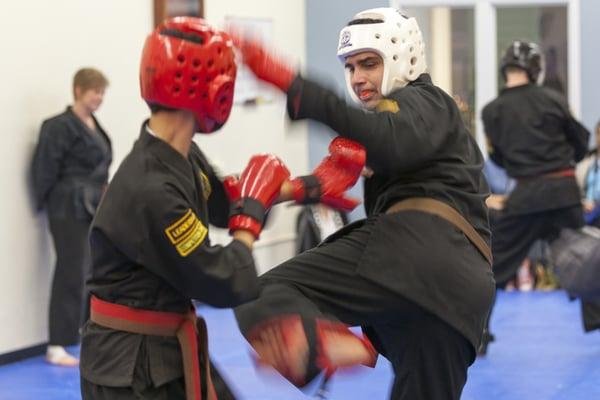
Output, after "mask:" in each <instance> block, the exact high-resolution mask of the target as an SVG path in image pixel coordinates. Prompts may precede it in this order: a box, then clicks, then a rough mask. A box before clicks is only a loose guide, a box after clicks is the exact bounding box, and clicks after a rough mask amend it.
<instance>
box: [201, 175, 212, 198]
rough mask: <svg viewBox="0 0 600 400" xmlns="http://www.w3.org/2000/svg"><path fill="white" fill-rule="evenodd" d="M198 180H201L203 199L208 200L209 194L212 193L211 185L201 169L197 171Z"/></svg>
mask: <svg viewBox="0 0 600 400" xmlns="http://www.w3.org/2000/svg"><path fill="white" fill-rule="evenodd" d="M199 174H200V181H201V182H202V195H203V196H204V200H208V198H209V197H210V194H211V193H212V187H211V186H210V180H209V179H208V176H206V174H205V173H204V172H202V171H200V172H199Z"/></svg>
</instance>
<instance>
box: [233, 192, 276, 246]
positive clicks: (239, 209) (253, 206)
mask: <svg viewBox="0 0 600 400" xmlns="http://www.w3.org/2000/svg"><path fill="white" fill-rule="evenodd" d="M266 211H267V210H266V209H265V207H264V206H263V204H262V203H261V202H260V201H258V200H256V199H253V198H250V197H246V198H243V199H240V200H238V201H236V202H234V203H232V205H231V211H230V214H229V224H228V225H229V233H230V234H231V233H233V232H234V231H236V230H239V229H243V230H245V231H248V232H250V233H252V235H254V237H255V238H256V239H258V238H259V236H260V232H261V231H262V227H263V224H264V221H265V214H266Z"/></svg>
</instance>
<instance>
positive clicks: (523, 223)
mask: <svg viewBox="0 0 600 400" xmlns="http://www.w3.org/2000/svg"><path fill="white" fill-rule="evenodd" d="M482 118H483V123H484V129H485V132H486V135H487V138H488V145H489V151H490V157H491V158H492V160H493V161H494V162H496V163H497V164H498V165H500V166H501V167H503V168H505V169H506V172H507V174H508V175H509V176H510V177H512V178H515V180H516V186H515V188H514V189H513V191H512V192H511V193H510V195H509V197H508V198H507V200H506V204H505V208H504V209H503V210H502V212H500V213H495V214H494V215H495V216H496V217H495V218H492V220H491V226H492V232H493V235H492V237H493V245H492V250H493V254H494V268H493V270H494V278H495V279H496V284H497V286H498V287H500V288H502V287H504V286H505V285H506V283H507V282H508V281H509V280H511V279H512V278H513V277H514V276H515V273H516V271H517V269H518V268H519V266H520V264H521V262H522V261H523V259H524V258H525V257H526V256H527V253H528V251H529V249H530V247H531V245H532V244H533V243H534V242H535V241H536V240H538V239H543V240H546V241H549V242H550V241H552V240H554V239H556V238H557V237H558V234H559V232H560V230H561V229H562V228H579V227H581V226H583V224H584V220H583V210H582V206H581V197H580V191H579V187H578V185H577V181H576V179H575V175H574V167H575V164H576V162H577V161H579V160H581V159H582V158H583V157H584V155H585V154H586V151H587V146H588V140H589V132H588V130H587V129H586V128H585V127H583V126H582V125H581V124H580V123H579V122H578V121H576V120H575V118H573V116H572V115H571V113H570V112H569V109H568V106H567V103H566V102H565V100H564V99H563V97H562V96H561V95H560V94H559V93H558V92H555V91H553V90H552V89H548V88H544V87H540V86H538V85H535V84H527V85H522V86H516V87H512V88H506V89H503V90H502V92H501V93H500V95H499V96H498V98H497V99H495V100H493V101H492V102H491V103H489V104H488V105H486V106H485V107H484V109H483V111H482ZM592 307H593V306H592ZM585 309H586V308H584V319H586V315H587V313H586V312H585ZM596 318H597V317H596ZM588 322H590V321H588ZM587 325H589V324H588V323H586V326H587ZM595 325H596V327H600V319H597V320H596V322H595Z"/></svg>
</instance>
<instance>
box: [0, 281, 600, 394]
mask: <svg viewBox="0 0 600 400" xmlns="http://www.w3.org/2000/svg"><path fill="white" fill-rule="evenodd" d="M200 312H201V313H202V314H203V315H204V316H205V318H206V320H207V322H208V326H209V331H210V347H211V352H212V357H213V359H214V361H215V363H216V364H217V365H218V366H219V368H220V369H221V371H222V373H223V374H224V375H225V377H226V379H228V381H229V382H230V384H231V385H232V387H233V389H234V390H235V392H236V394H237V395H238V397H239V399H240V400H296V399H308V398H311V395H312V392H311V391H310V390H308V391H306V392H302V391H300V390H298V389H296V388H294V387H292V386H291V385H290V384H288V383H287V382H286V381H284V380H283V379H282V378H280V377H279V376H278V375H276V374H275V373H272V372H269V371H264V370H263V371H257V370H256V369H255V368H254V366H253V363H252V361H251V359H250V357H249V355H248V354H249V352H248V348H247V345H246V343H245V341H244V340H243V338H242V337H241V336H240V334H239V333H238V331H237V328H236V326H235V322H234V319H233V315H232V313H231V311H230V310H216V309H212V308H208V307H203V308H201V309H200ZM579 313H580V311H579V303H578V302H577V301H575V302H569V301H568V299H567V297H566V295H565V294H564V293H563V292H547V293H544V292H532V293H517V292H512V293H502V292H501V293H499V295H498V300H497V307H496V310H495V313H494V315H493V318H492V329H493V331H494V333H495V334H496V338H497V341H496V342H495V343H493V344H492V345H491V346H490V349H489V353H488V356H487V357H485V358H482V359H478V360H477V361H476V362H475V364H474V365H473V366H472V367H471V368H470V369H469V380H468V382H467V385H466V386H465V389H464V392H463V396H462V399H463V400H523V399H531V400H588V399H590V400H592V399H600V333H599V332H592V333H590V334H584V333H583V330H582V328H581V319H580V314H579ZM72 350H73V351H74V352H77V349H72ZM390 380H391V371H390V366H389V363H388V362H387V361H386V360H385V359H383V358H381V357H380V359H379V361H378V363H377V366H376V368H374V369H369V368H359V369H358V370H356V371H353V372H346V373H340V374H337V375H336V376H334V378H333V379H332V381H331V386H330V388H331V392H330V397H329V398H330V399H331V400H349V399H361V400H362V399H369V400H379V399H387V396H388V392H389V387H390ZM431 384H432V385H435V382H432V383H431ZM314 386H315V385H313V387H312V388H310V389H312V391H313V392H314ZM0 399H1V400H32V399H45V400H59V399H60V400H70V399H73V400H74V399H80V394H79V373H78V370H77V369H69V368H60V367H53V366H49V365H48V364H46V363H45V362H44V360H43V357H41V356H40V357H34V358H31V359H28V360H24V361H21V362H17V363H13V364H10V365H5V366H1V367H0Z"/></svg>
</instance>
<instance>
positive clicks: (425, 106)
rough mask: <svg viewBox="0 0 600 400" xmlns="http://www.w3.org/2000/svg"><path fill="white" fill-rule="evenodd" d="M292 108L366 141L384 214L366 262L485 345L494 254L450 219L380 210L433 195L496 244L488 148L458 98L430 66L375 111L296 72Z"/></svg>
mask: <svg viewBox="0 0 600 400" xmlns="http://www.w3.org/2000/svg"><path fill="white" fill-rule="evenodd" d="M288 113H289V115H290V117H291V118H292V119H303V118H311V119H314V120H317V121H320V122H322V123H324V124H326V125H328V126H329V127H331V128H332V129H333V130H335V131H336V132H337V133H338V134H339V135H341V136H344V137H347V138H349V139H353V140H355V141H357V142H360V143H361V144H363V145H364V146H365V148H366V151H367V165H368V166H369V167H371V168H372V169H373V171H374V175H373V176H372V177H371V178H368V179H366V180H365V185H364V191H365V192H364V200H365V209H366V213H367V217H368V218H374V219H377V223H376V224H375V228H374V230H373V232H372V235H371V239H370V240H369V243H368V245H367V250H366V251H365V254H364V257H363V260H361V261H360V262H359V267H358V272H359V273H360V274H361V275H363V276H365V277H366V278H368V279H371V280H373V281H375V282H377V283H379V284H381V285H383V286H385V287H387V288H389V289H391V290H394V291H395V292H397V293H399V294H401V295H403V296H404V297H407V298H409V299H411V300H413V301H414V302H416V303H418V304H420V305H421V306H423V307H425V308H426V309H428V310H430V311H431V312H433V313H434V314H436V315H437V316H439V317H440V318H442V319H443V320H445V321H447V322H448V323H449V324H450V325H452V326H453V327H455V328H456V329H457V330H458V331H460V332H461V333H463V334H464V335H465V336H466V337H467V338H468V339H469V340H470V341H471V343H472V344H473V345H474V346H477V344H478V343H479V339H480V335H481V331H482V329H483V321H484V320H485V317H486V315H487V313H488V310H489V307H490V306H491V302H492V299H493V296H494V291H495V287H494V281H493V277H492V272H491V269H490V267H489V265H488V263H487V262H486V260H485V259H484V258H483V256H481V255H480V254H479V253H478V251H477V250H476V249H475V247H474V246H473V245H471V243H470V242H469V241H468V239H467V238H466V237H465V236H464V235H462V234H461V233H460V232H457V229H456V228H454V226H452V225H450V223H448V222H447V221H446V220H443V219H441V218H439V217H436V216H433V215H430V214H425V213H422V212H414V211H404V212H400V213H397V214H394V215H382V213H383V212H385V211H386V210H387V209H388V208H389V207H390V206H391V205H392V204H394V203H396V202H398V201H399V200H402V199H405V198H409V197H431V198H434V199H437V200H440V201H443V202H445V203H447V204H449V205H450V206H452V207H454V208H455V209H456V210H457V211H459V212H460V213H461V214H462V215H463V216H464V217H465V218H466V219H467V220H468V221H469V222H470V223H471V224H472V225H473V227H474V228H475V229H476V230H477V231H478V233H479V234H480V235H481V236H482V237H483V239H484V240H485V241H486V242H487V243H488V244H489V242H490V231H489V224H488V214H487V208H486V206H485V198H486V197H487V196H488V195H489V188H488V185H487V182H486V181H485V178H484V176H483V174H482V168H483V157H482V155H481V152H480V151H479V149H478V147H477V144H476V143H475V141H474V139H473V138H472V136H471V135H470V134H469V132H468V131H467V129H466V128H465V126H464V124H463V122H462V119H461V117H460V112H459V110H458V108H457V107H456V104H455V102H454V100H453V99H452V98H450V97H449V96H448V95H447V94H446V93H445V92H444V91H442V90H441V89H439V88H438V87H436V86H434V85H433V84H432V82H431V78H430V77H429V75H428V74H422V75H421V76H420V77H419V78H418V79H417V80H415V81H413V82H411V83H409V84H408V85H407V86H406V87H404V88H402V89H399V90H397V91H394V92H393V93H391V94H390V95H389V96H388V98H387V99H384V100H382V101H381V102H380V104H379V106H378V109H377V111H376V112H368V111H364V110H362V109H358V108H355V107H351V106H349V105H347V104H346V103H345V101H343V100H341V99H340V98H339V97H338V96H336V95H335V94H334V93H333V92H331V91H329V90H327V89H325V88H322V87H321V86H319V85H317V84H316V83H314V82H311V81H309V80H306V79H303V78H301V77H298V78H297V79H296V80H295V81H294V83H293V85H292V86H291V88H290V91H289V92H288ZM351 226H352V225H350V227H351ZM348 229H351V228H348Z"/></svg>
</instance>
